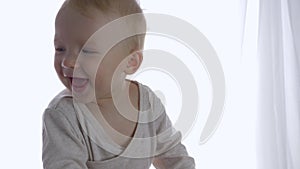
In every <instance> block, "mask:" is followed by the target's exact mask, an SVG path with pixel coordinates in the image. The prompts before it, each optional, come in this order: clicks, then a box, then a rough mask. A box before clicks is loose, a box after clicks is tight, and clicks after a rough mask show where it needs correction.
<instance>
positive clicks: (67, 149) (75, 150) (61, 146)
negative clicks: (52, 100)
mask: <svg viewBox="0 0 300 169" xmlns="http://www.w3.org/2000/svg"><path fill="white" fill-rule="evenodd" d="M42 158H43V166H44V169H87V166H86V162H87V160H88V153H87V150H86V148H85V146H84V144H83V143H82V141H81V139H80V137H79V136H78V135H77V134H76V132H75V130H74V125H72V124H71V122H70V121H69V120H68V118H67V117H66V116H65V115H64V114H63V113H61V112H59V111H57V110H54V109H46V110H45V112H44V115H43V156H42Z"/></svg>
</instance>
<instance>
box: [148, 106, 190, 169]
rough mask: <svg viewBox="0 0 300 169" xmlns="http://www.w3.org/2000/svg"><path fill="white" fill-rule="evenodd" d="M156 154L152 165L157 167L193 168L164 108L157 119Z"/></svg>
mask: <svg viewBox="0 0 300 169" xmlns="http://www.w3.org/2000/svg"><path fill="white" fill-rule="evenodd" d="M158 122H159V125H158V128H157V135H158V137H157V154H159V155H158V156H156V157H155V158H154V161H153V165H154V166H155V167H156V168H157V169H195V162H194V159H193V158H192V157H190V156H189V155H188V153H187V151H186V148H185V147H184V145H182V144H181V133H180V132H178V131H176V130H175V129H174V128H173V126H172V123H171V121H170V119H169V118H168V116H167V114H166V113H165V110H164V109H163V113H162V114H161V116H160V117H159V119H158Z"/></svg>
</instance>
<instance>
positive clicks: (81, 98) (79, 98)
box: [71, 85, 96, 104]
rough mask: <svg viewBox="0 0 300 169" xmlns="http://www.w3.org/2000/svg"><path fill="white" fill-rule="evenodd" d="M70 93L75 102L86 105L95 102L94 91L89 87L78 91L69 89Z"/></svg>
mask: <svg viewBox="0 0 300 169" xmlns="http://www.w3.org/2000/svg"><path fill="white" fill-rule="evenodd" d="M71 92H72V96H73V99H74V101H76V102H80V103H84V104H86V103H91V102H95V101H96V97H95V90H93V89H92V88H91V86H90V85H88V86H87V87H86V89H84V90H80V91H78V90H76V89H71Z"/></svg>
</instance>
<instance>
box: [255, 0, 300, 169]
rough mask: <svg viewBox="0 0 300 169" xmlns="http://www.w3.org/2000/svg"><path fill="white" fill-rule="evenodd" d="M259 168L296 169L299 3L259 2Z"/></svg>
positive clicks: (299, 166)
mask: <svg viewBox="0 0 300 169" xmlns="http://www.w3.org/2000/svg"><path fill="white" fill-rule="evenodd" d="M259 5H260V7H259V8H260V9H259V35H258V61H259V75H260V79H259V99H258V102H259V103H258V104H259V105H258V106H259V111H258V112H259V113H258V126H257V141H258V142H257V143H258V144H257V145H258V146H257V165H258V169H300V67H299V66H300V57H299V54H300V1H299V0H260V3H259Z"/></svg>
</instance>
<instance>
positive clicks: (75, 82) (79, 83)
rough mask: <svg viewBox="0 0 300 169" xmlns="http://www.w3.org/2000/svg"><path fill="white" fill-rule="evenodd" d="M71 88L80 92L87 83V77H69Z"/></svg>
mask: <svg viewBox="0 0 300 169" xmlns="http://www.w3.org/2000/svg"><path fill="white" fill-rule="evenodd" d="M70 79H71V83H72V89H73V90H74V91H75V92H82V91H83V90H84V89H85V88H86V87H87V85H88V83H89V79H86V78H77V77H71V78H70Z"/></svg>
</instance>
